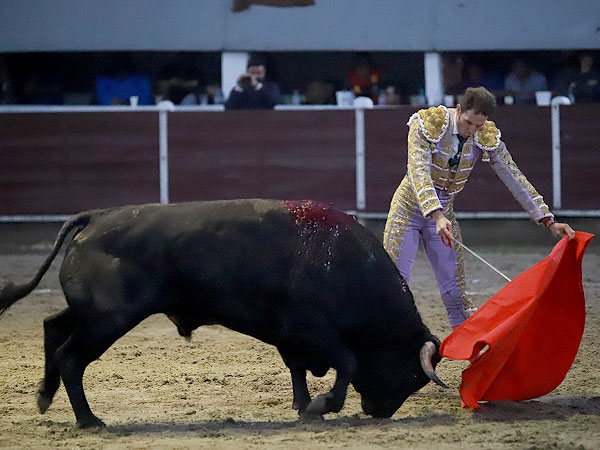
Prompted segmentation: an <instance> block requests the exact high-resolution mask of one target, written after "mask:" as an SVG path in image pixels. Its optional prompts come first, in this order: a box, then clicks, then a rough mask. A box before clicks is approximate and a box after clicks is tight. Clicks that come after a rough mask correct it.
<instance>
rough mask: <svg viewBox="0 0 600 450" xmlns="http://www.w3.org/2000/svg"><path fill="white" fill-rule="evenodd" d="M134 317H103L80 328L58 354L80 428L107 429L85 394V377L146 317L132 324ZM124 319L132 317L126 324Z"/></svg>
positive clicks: (64, 380) (61, 373)
mask: <svg viewBox="0 0 600 450" xmlns="http://www.w3.org/2000/svg"><path fill="white" fill-rule="evenodd" d="M132 316H133V315H129V314H127V312H125V311H124V312H122V314H121V315H119V316H117V315H102V316H98V317H95V318H94V319H93V320H90V321H88V322H87V323H85V324H81V325H80V326H79V327H78V328H77V330H76V331H75V332H74V333H73V334H72V335H71V336H70V337H69V338H68V339H67V341H66V342H65V343H64V344H63V345H62V346H61V347H60V348H59V349H58V350H57V352H56V358H57V362H58V365H59V368H60V376H61V378H62V381H63V384H64V386H65V389H66V391H67V394H68V395H69V400H70V401H71V406H72V407H73V412H74V413H75V418H76V419H77V426H78V427H79V428H89V427H99V426H104V423H103V422H102V421H101V420H100V419H98V418H97V417H96V416H95V415H94V414H93V413H92V411H91V409H90V406H89V404H88V401H87V399H86V397H85V392H84V390H83V373H84V372H85V369H86V367H87V366H88V365H89V364H90V363H91V362H92V361H95V360H96V359H98V358H99V357H100V356H101V355H102V353H104V352H105V351H106V350H107V349H108V348H109V347H110V346H111V345H112V344H113V343H114V342H115V341H116V340H117V339H119V338H120V337H121V336H123V335H124V334H125V333H127V332H128V331H129V330H131V329H132V328H133V327H134V326H135V325H137V324H138V323H139V322H140V321H141V320H142V319H143V318H144V317H142V318H140V319H139V320H135V321H133V320H132V319H131V318H132ZM123 317H129V319H128V320H127V321H125V320H124V319H123Z"/></svg>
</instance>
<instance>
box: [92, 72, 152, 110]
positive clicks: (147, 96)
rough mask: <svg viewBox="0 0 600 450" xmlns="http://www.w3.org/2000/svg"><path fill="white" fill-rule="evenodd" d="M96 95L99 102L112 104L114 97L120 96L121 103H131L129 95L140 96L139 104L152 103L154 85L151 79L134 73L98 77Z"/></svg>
mask: <svg viewBox="0 0 600 450" xmlns="http://www.w3.org/2000/svg"><path fill="white" fill-rule="evenodd" d="M96 95H97V97H98V104H100V105H112V104H113V99H114V98H118V99H120V100H121V102H120V103H125V104H128V103H129V97H131V96H133V95H137V96H138V104H139V105H151V104H152V103H153V102H152V87H151V86H150V80H148V79H147V78H146V77H143V76H139V75H132V76H127V77H122V78H114V77H105V76H102V77H98V79H97V80H96Z"/></svg>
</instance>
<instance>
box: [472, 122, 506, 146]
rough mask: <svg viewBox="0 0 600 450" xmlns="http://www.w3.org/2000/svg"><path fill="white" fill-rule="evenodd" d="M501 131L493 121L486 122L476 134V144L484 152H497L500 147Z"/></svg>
mask: <svg viewBox="0 0 600 450" xmlns="http://www.w3.org/2000/svg"><path fill="white" fill-rule="evenodd" d="M500 136H501V134H500V130H499V129H498V128H497V127H496V124H495V123H494V122H492V121H491V120H488V121H486V122H485V123H484V124H483V126H482V127H481V128H480V129H479V131H478V132H477V133H475V144H476V145H477V146H479V147H481V148H482V149H483V150H496V149H497V148H498V146H499V145H500Z"/></svg>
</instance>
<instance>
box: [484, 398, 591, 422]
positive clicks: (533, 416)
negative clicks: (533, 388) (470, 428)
mask: <svg viewBox="0 0 600 450" xmlns="http://www.w3.org/2000/svg"><path fill="white" fill-rule="evenodd" d="M577 414H581V415H598V416H600V397H541V398H538V399H535V400H527V401H521V402H510V401H495V402H488V403H484V404H482V405H481V410H480V411H477V412H475V413H474V414H473V420H475V421H479V422H523V421H532V420H556V419H566V418H567V417H570V416H574V415H577Z"/></svg>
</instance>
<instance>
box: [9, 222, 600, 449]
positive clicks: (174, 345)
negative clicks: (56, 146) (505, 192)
mask: <svg viewBox="0 0 600 450" xmlns="http://www.w3.org/2000/svg"><path fill="white" fill-rule="evenodd" d="M506 227H508V228H509V231H508V232H509V233H514V234H513V238H511V239H503V238H498V237H496V240H497V241H498V242H504V243H505V242H511V245H509V246H500V245H489V242H488V243H487V244H485V241H483V240H482V239H478V238H477V234H476V228H477V225H476V226H474V227H473V229H472V230H471V231H469V230H464V229H463V236H464V237H465V243H468V242H469V243H471V242H472V243H473V245H472V246H471V247H472V248H473V250H475V251H476V252H478V253H479V254H481V255H482V256H483V257H484V258H485V259H487V260H488V261H490V262H492V263H493V264H494V265H496V266H497V267H498V268H499V269H500V270H501V271H503V272H505V273H506V274H507V275H508V276H509V277H514V276H516V275H517V274H519V273H521V272H522V271H524V270H526V269H528V268H529V267H531V266H532V265H534V264H535V263H537V262H538V261H540V260H541V259H543V258H545V257H546V256H547V255H548V253H549V252H550V250H551V249H552V245H553V243H554V242H553V241H551V240H550V239H542V240H541V241H532V240H529V239H528V238H527V237H526V234H527V233H528V232H529V231H530V230H531V227H535V226H533V225H531V224H528V223H517V224H516V225H515V224H511V225H507V226H506ZM506 227H504V228H506ZM57 228H58V225H55V224H54V225H45V226H35V225H11V226H9V225H2V226H1V227H0V285H2V284H4V283H5V282H6V281H7V280H13V281H17V282H19V281H21V282H22V281H25V280H27V279H30V277H31V276H32V275H33V274H34V273H35V271H36V270H37V268H38V267H39V265H40V264H41V262H42V261H43V259H44V257H45V256H46V254H47V252H48V250H49V248H50V246H51V241H52V240H53V238H54V232H55V230H56V229H57ZM579 229H582V230H585V231H590V232H595V230H591V229H589V227H588V228H587V229H586V228H585V226H583V227H579ZM524 230H526V232H525V231H524ZM470 233H472V234H470ZM535 233H539V231H538V230H537V229H536V230H535ZM516 237H519V238H520V239H517V238H516ZM482 242H484V243H482ZM467 245H468V244H467ZM60 260H61V255H59V257H58V258H57V261H55V263H54V264H53V265H52V267H51V268H50V271H49V272H48V273H47V274H46V276H45V277H44V278H43V280H42V282H41V284H40V285H39V287H38V289H37V290H36V291H35V292H34V293H33V294H31V295H30V296H29V297H27V298H25V299H23V300H21V301H20V302H19V303H17V304H16V305H15V306H13V307H12V308H11V309H10V310H9V311H8V312H7V313H6V314H5V316H4V317H3V318H2V319H1V320H0V447H1V448H15V449H16V448H39V449H42V448H70V449H71V448H77V449H79V448H83V449H140V448H147V449H165V448H177V449H187V448H189V449H191V448H202V447H209V446H210V447H213V448H226V449H246V448H263V447H266V448H271V447H273V448H342V447H343V448H411V449H431V448H435V449H439V450H442V449H455V448H461V449H464V450H467V449H480V448H484V449H553V448H556V449H571V448H572V449H598V448H600V350H598V343H599V342H600V339H599V337H600V273H599V271H598V267H599V266H600V242H599V241H598V238H597V239H596V241H592V243H591V244H590V246H589V248H588V250H587V253H586V255H585V257H584V260H583V286H584V289H585V293H586V304H587V320H586V328H585V332H584V336H583V340H582V343H581V347H580V349H579V353H578V355H577V358H576V360H575V362H574V364H573V367H572V368H571V370H570V371H569V373H568V374H567V377H566V379H565V380H564V382H563V383H562V384H561V385H560V386H559V387H558V388H557V389H556V390H555V391H553V392H552V393H550V394H549V395H547V396H545V397H542V398H538V399H535V400H531V401H525V402H518V403H512V402H492V403H488V404H485V405H484V407H483V409H482V410H481V411H480V412H471V411H467V410H463V409H461V407H460V397H459V393H458V388H459V385H460V375H461V371H462V370H463V369H464V368H465V367H466V365H467V363H465V362H464V361H450V360H443V361H442V362H441V363H440V365H439V366H438V370H437V373H438V375H439V376H440V378H441V379H442V380H444V381H445V382H446V383H447V384H448V385H449V386H450V388H449V389H448V390H443V389H441V388H440V387H438V386H436V385H434V384H433V383H430V384H429V385H427V386H426V387H425V388H423V389H422V390H421V391H419V392H417V393H415V394H414V395H412V396H411V397H410V398H409V399H408V400H407V401H406V402H405V404H404V405H403V406H402V407H401V408H400V409H399V410H398V412H396V414H394V416H393V417H392V418H391V419H386V420H379V419H378V420H376V419H372V418H369V417H367V416H365V415H364V414H363V413H362V411H361V408H360V399H359V396H358V395H357V393H356V392H355V391H354V390H353V389H352V388H351V389H350V391H349V395H348V399H347V401H346V404H345V406H344V408H343V409H342V411H341V412H340V413H339V414H330V415H328V416H327V418H326V420H324V421H320V422H318V423H303V422H300V421H299V420H298V418H297V414H296V412H295V411H294V410H292V408H291V403H292V387H291V379H290V375H289V372H288V371H287V369H286V367H285V366H284V364H283V362H282V361H281V358H280V357H279V355H278V353H277V352H276V350H275V348H274V347H271V346H268V345H266V344H263V343H262V342H259V341H257V340H255V339H253V338H250V337H248V336H244V335H241V334H239V333H235V332H232V331H230V330H227V329H225V328H222V327H218V326H213V327H205V328H200V329H198V330H196V331H195V333H194V336H193V339H192V341H191V342H186V341H185V340H183V339H182V338H180V337H179V336H178V335H177V331H176V329H175V327H174V326H173V325H172V324H171V323H170V322H169V321H168V320H167V319H166V318H165V317H163V316H154V317H151V318H149V319H147V320H146V321H144V322H143V323H142V324H140V325H139V326H138V327H136V328H135V329H134V330H132V331H131V332H130V333H129V334H127V335H126V336H125V337H123V338H122V339H121V340H119V341H118V342H117V343H116V344H115V345H113V346H112V347H111V348H110V349H109V350H108V351H107V352H106V353H105V354H104V355H103V356H102V358H101V359H100V360H99V361H96V362H94V363H93V364H92V365H90V367H89V368H88V370H87V372H86V375H85V378H84V382H85V387H86V391H87V395H88V399H89V401H90V404H91V407H92V410H93V411H94V412H95V414H96V415H97V416H99V417H100V418H102V419H103V420H104V421H105V423H106V424H107V428H106V429H103V430H93V431H89V430H79V429H77V428H75V421H74V416H73V413H72V410H71V406H70V404H69V401H68V399H67V395H66V392H65V391H64V389H63V388H62V386H61V388H60V389H59V391H58V393H57V394H56V397H55V400H54V403H53V404H52V406H51V407H50V409H49V410H48V412H47V413H46V414H45V415H43V416H42V415H40V414H39V413H38V411H37V406H36V402H35V391H36V388H37V383H38V381H39V380H40V378H41V377H42V375H43V364H44V359H43V341H42V320H43V318H44V317H45V316H47V315H49V314H51V313H54V312H56V311H59V310H60V309H62V308H63V307H64V306H65V301H64V298H63V296H62V292H61V290H60V287H59V284H58V269H59V267H60ZM466 266H467V267H466V269H467V275H468V288H469V291H470V292H471V293H472V296H473V299H474V302H475V303H476V304H477V305H481V304H482V303H483V302H484V301H485V300H487V299H488V298H489V297H491V296H492V295H493V294H494V293H496V292H497V291H498V290H499V289H500V288H501V287H502V286H503V285H504V280H503V279H502V278H501V277H499V276H498V275H496V274H495V273H494V272H492V271H491V270H490V269H489V268H487V267H486V266H485V265H483V264H482V263H480V262H478V261H477V260H476V259H475V258H473V257H471V256H468V255H467V256H466ZM413 274H414V275H413V279H412V281H411V289H412V291H413V293H414V296H415V299H416V302H417V306H418V308H419V310H420V312H421V315H422V316H423V319H424V321H425V322H426V323H427V325H428V326H429V327H430V328H431V329H432V331H433V332H434V333H435V334H436V335H437V336H439V337H440V338H442V339H443V338H444V337H446V336H447V335H448V334H449V332H450V329H449V326H448V325H447V323H446V318H445V314H444V311H443V307H442V304H441V300H440V299H439V293H438V291H437V286H436V284H435V282H434V281H433V280H432V272H431V269H430V268H429V266H428V263H427V262H426V260H425V258H424V256H423V254H422V253H419V255H418V259H417V261H416V264H415V268H414V272H413ZM557 333H560V330H557ZM333 377H334V373H333V372H332V371H330V372H329V373H328V374H327V375H326V376H325V377H323V378H314V377H310V376H309V387H310V390H311V393H312V394H315V393H320V392H324V391H326V390H328V389H329V387H330V386H331V384H332V380H333Z"/></svg>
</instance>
